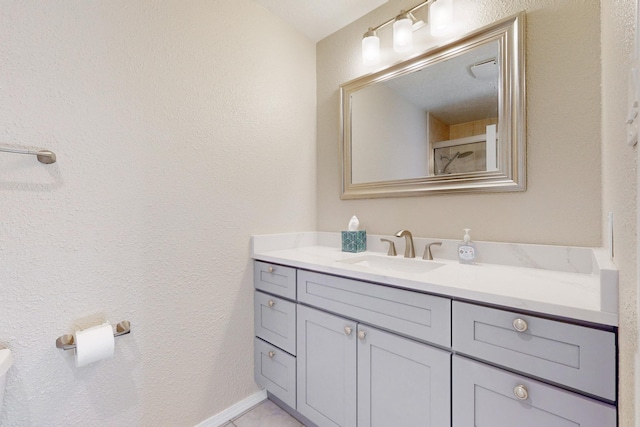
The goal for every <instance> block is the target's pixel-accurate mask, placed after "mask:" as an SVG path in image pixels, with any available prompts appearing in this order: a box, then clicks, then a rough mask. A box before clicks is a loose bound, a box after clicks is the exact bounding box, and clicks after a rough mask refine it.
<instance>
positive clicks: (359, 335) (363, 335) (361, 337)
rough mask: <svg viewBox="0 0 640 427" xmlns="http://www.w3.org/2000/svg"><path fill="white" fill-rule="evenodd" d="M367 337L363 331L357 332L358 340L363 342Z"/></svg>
mask: <svg viewBox="0 0 640 427" xmlns="http://www.w3.org/2000/svg"><path fill="white" fill-rule="evenodd" d="M366 336H367V333H366V332H365V331H358V339H360V340H363V339H364V337H366Z"/></svg>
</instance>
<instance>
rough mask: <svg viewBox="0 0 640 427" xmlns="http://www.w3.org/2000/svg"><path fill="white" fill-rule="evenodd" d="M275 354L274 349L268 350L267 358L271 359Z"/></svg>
mask: <svg viewBox="0 0 640 427" xmlns="http://www.w3.org/2000/svg"><path fill="white" fill-rule="evenodd" d="M275 355H276V352H275V351H270V352H269V358H270V359H273V356H275Z"/></svg>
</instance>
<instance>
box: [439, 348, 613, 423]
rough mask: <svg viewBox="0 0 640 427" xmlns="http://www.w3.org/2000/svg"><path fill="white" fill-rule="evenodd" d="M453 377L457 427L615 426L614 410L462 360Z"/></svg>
mask: <svg viewBox="0 0 640 427" xmlns="http://www.w3.org/2000/svg"><path fill="white" fill-rule="evenodd" d="M452 378H453V384H452V389H453V427H469V426H492V427H512V426H518V427H568V426H581V427H615V426H616V408H615V407H614V406H612V405H608V404H606V403H602V402H599V401H597V400H594V399H589V398H587V397H584V396H581V395H579V394H576V393H571V392H569V391H566V390H562V389H560V388H558V387H554V386H551V385H548V384H544V383H541V382H539V381H535V380H532V379H530V378H526V377H523V376H521V375H517V374H513V373H511V372H507V371H503V370H502V369H498V368H494V367H491V366H488V365H485V364H484V363H480V362H476V361H473V360H469V359H466V358H464V357H461V356H454V357H453V375H452ZM516 393H517V395H516Z"/></svg>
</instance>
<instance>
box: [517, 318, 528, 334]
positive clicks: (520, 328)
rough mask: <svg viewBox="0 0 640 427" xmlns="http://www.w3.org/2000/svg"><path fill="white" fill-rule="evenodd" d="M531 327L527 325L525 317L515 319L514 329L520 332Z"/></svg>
mask: <svg viewBox="0 0 640 427" xmlns="http://www.w3.org/2000/svg"><path fill="white" fill-rule="evenodd" d="M528 328H529V325H527V321H526V320H524V319H514V321H513V329H515V330H516V331H518V332H524V331H526V330H527V329H528Z"/></svg>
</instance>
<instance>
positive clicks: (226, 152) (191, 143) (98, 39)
mask: <svg viewBox="0 0 640 427" xmlns="http://www.w3.org/2000/svg"><path fill="white" fill-rule="evenodd" d="M0 40H2V43H0V99H1V100H2V102H0V142H2V143H6V144H9V145H15V146H28V147H46V148H49V149H51V150H53V151H54V152H56V153H57V155H58V159H59V160H58V163H56V164H54V165H51V166H44V165H41V164H39V163H37V162H36V160H35V159H34V158H33V157H28V156H24V157H23V156H17V155H10V154H1V153H0V200H1V201H0V206H1V209H0V213H1V221H0V313H1V314H0V346H6V347H8V348H10V349H11V350H12V351H13V352H14V356H15V364H14V366H13V368H12V369H11V371H10V375H9V378H8V390H7V395H6V396H5V405H4V413H3V414H2V418H0V425H2V426H12V427H13V426H21V427H22V426H32V425H33V426H62V425H104V426H106V425H111V426H156V425H171V426H192V425H194V424H196V423H197V422H199V421H201V420H203V419H206V418H208V417H210V416H212V415H213V414H215V413H217V412H219V411H221V410H223V409H225V408H227V407H228V406H230V405H232V404H234V403H236V402H238V401H239V400H241V399H243V398H245V397H247V396H248V395H250V394H251V393H254V392H256V391H257V390H258V389H257V387H256V385H255V384H254V382H253V375H252V366H253V362H252V359H253V352H252V346H253V345H252V335H253V316H252V311H251V306H252V277H251V276H252V273H251V270H250V269H249V265H250V264H249V235H250V234H252V233H268V232H286V231H299V230H309V229H312V228H313V227H314V224H315V137H316V132H315V122H316V104H315V47H314V44H313V43H312V42H310V41H309V40H307V39H306V38H303V37H302V36H300V35H299V34H298V33H297V32H295V31H293V30H291V29H290V28H289V27H287V26H285V25H284V24H283V23H282V22H281V21H279V20H276V19H275V18H274V17H273V16H272V15H270V14H269V13H268V12H267V11H266V10H265V9H263V8H261V7H259V6H257V5H255V4H254V3H253V2H251V1H249V0H190V1H188V2H183V1H175V0H171V1H170V0H166V1H161V0H136V1H129V0H92V1H84V0H65V1H56V2H48V1H41V0H19V1H18V0H16V1H12V0H0ZM292 176H295V177H296V179H291V177H292ZM105 318H108V319H109V320H110V321H112V322H116V321H118V320H122V319H129V320H130V321H131V322H132V325H133V333H132V334H131V335H129V336H127V337H123V338H119V339H118V340H117V341H116V354H115V358H114V359H113V360H110V361H106V362H99V363H98V364H96V365H95V366H91V367H87V368H83V369H76V368H75V367H74V365H73V361H72V359H71V356H72V355H71V354H70V353H69V352H68V353H65V352H62V351H60V350H58V349H56V348H55V346H54V342H55V339H56V338H57V337H58V336H59V335H61V334H64V333H67V332H71V331H73V330H74V329H75V328H76V327H83V326H88V325H89V324H92V323H95V322H99V321H100V320H102V319H105Z"/></svg>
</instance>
